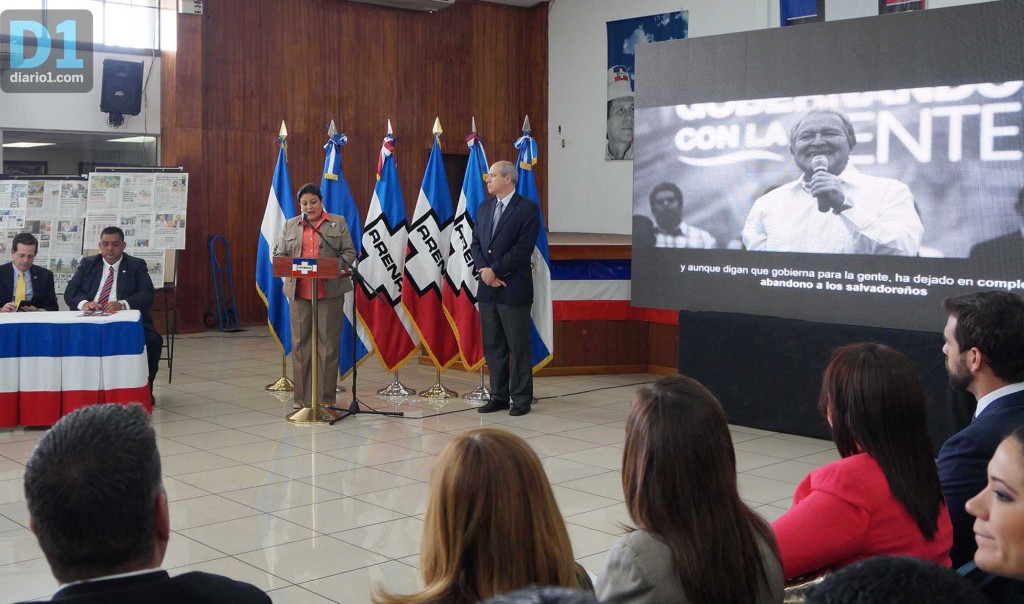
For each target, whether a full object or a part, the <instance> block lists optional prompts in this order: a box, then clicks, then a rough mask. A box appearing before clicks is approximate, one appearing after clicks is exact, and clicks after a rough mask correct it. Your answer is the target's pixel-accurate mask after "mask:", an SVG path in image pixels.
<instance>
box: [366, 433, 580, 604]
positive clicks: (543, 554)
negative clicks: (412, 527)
mask: <svg viewBox="0 0 1024 604" xmlns="http://www.w3.org/2000/svg"><path fill="white" fill-rule="evenodd" d="M428 497H429V501H428V503H427V517H426V520H425V522H424V524H423V539H422V541H421V543H420V572H421V573H422V576H423V585H424V588H423V590H422V591H420V592H419V593H416V594H412V595H397V594H389V593H385V592H383V591H379V590H378V593H377V594H375V595H374V597H373V601H374V602H375V603H376V604H420V603H423V604H426V603H430V604H475V603H476V602H479V601H481V600H486V599H487V598H490V597H492V596H496V595H499V594H503V593H506V592H510V591H513V590H516V589H520V588H523V587H527V586H529V585H556V586H563V587H574V588H576V587H589V584H590V579H589V578H588V577H587V575H586V571H584V570H583V569H582V568H581V567H579V566H577V565H576V562H575V561H574V558H573V554H572V545H570V543H569V533H568V532H567V531H566V529H565V522H564V521H563V520H562V514H561V513H560V512H559V510H558V504H557V503H555V495H554V493H553V492H552V491H551V485H550V484H549V483H548V479H547V475H546V474H545V473H544V468H543V467H542V466H541V465H540V460H539V459H538V458H537V454H536V453H534V452H533V449H531V448H530V446H529V445H528V444H526V441H524V440H523V439H522V438H520V437H518V436H516V435H514V434H512V433H510V432H505V431H503V430H497V429H493V428H478V429H475V430H470V431H468V432H466V433H465V434H462V435H460V436H458V437H456V438H455V440H453V441H451V442H450V443H448V444H447V445H445V448H444V449H443V450H442V451H441V454H440V456H439V457H438V459H437V464H436V465H435V466H434V471H433V475H432V476H431V480H430V494H429V495H428Z"/></svg>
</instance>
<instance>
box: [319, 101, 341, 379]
mask: <svg viewBox="0 0 1024 604" xmlns="http://www.w3.org/2000/svg"><path fill="white" fill-rule="evenodd" d="M337 133H338V127H337V126H335V125H334V120H331V125H330V126H328V127H327V140H328V141H330V140H331V139H332V138H334V135H335V134H337ZM324 176H327V175H326V174H324ZM335 178H336V177H335ZM342 392H345V386H344V385H343V384H342V377H341V373H339V374H338V383H337V384H336V385H335V386H334V394H335V397H334V398H335V399H337V398H338V397H337V395H338V394H341V393H342Z"/></svg>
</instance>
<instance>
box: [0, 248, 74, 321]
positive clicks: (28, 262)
mask: <svg viewBox="0 0 1024 604" xmlns="http://www.w3.org/2000/svg"><path fill="white" fill-rule="evenodd" d="M38 252H39V241H37V240H36V238H35V237H33V236H32V233H18V234H17V235H15V236H14V241H12V242H11V261H10V262H8V263H7V264H4V265H0V312H15V311H17V310H18V307H19V306H21V309H22V310H59V309H60V307H59V306H58V305H57V294H56V293H55V291H54V289H53V273H51V272H50V271H48V270H47V269H45V268H43V267H41V266H36V265H34V264H33V262H35V259H36V254H37V253H38ZM22 302H24V303H25V304H24V305H22Z"/></svg>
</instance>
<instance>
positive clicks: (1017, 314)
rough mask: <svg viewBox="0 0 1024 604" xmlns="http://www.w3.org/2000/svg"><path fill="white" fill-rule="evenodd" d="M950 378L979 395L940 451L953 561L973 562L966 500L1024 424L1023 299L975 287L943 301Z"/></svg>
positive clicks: (959, 563) (979, 487)
mask: <svg viewBox="0 0 1024 604" xmlns="http://www.w3.org/2000/svg"><path fill="white" fill-rule="evenodd" d="M944 304H945V307H946V312H947V313H948V315H949V316H948V318H947V320H946V327H945V329H943V331H942V336H943V339H944V340H945V345H944V346H943V347H942V353H943V354H945V355H946V372H947V373H948V374H949V383H950V385H951V386H952V387H953V388H954V389H956V390H962V391H967V392H970V393H971V394H973V395H974V397H975V398H976V399H978V406H977V407H976V408H975V411H974V420H973V421H972V422H971V423H970V425H969V426H967V427H966V428H964V429H963V430H961V431H959V432H957V433H956V434H954V435H953V436H951V437H949V439H948V440H946V442H945V443H944V444H943V445H942V449H941V450H939V461H938V466H939V480H940V481H941V482H942V493H943V495H945V497H946V505H948V506H949V517H950V520H952V522H953V550H952V552H951V553H950V558H951V559H952V561H953V566H957V567H958V566H962V565H964V564H967V563H968V562H970V561H971V560H973V559H974V550H975V549H976V548H977V545H976V544H975V542H974V530H973V528H972V527H973V526H974V518H972V517H971V516H970V514H968V513H967V512H966V510H964V504H965V503H967V500H968V499H970V498H971V497H974V496H975V495H977V494H978V492H979V491H981V490H982V489H984V488H985V484H986V482H987V480H988V478H987V474H986V472H985V466H986V465H988V462H989V460H990V459H992V455H993V454H994V453H995V452H996V447H998V446H999V443H1000V442H1001V441H1002V440H1003V438H1005V437H1006V435H1007V434H1009V433H1010V432H1012V431H1013V429H1014V428H1016V427H1017V426H1020V425H1021V424H1024V298H1022V297H1021V296H1019V295H1017V294H1013V293H1010V292H1007V291H989V292H977V293H973V294H967V295H964V296H958V297H956V298H949V299H947V300H946V301H945V303H944Z"/></svg>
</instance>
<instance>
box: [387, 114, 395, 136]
mask: <svg viewBox="0 0 1024 604" xmlns="http://www.w3.org/2000/svg"><path fill="white" fill-rule="evenodd" d="M394 134H395V131H394V130H392V129H391V118H388V136H394Z"/></svg>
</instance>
